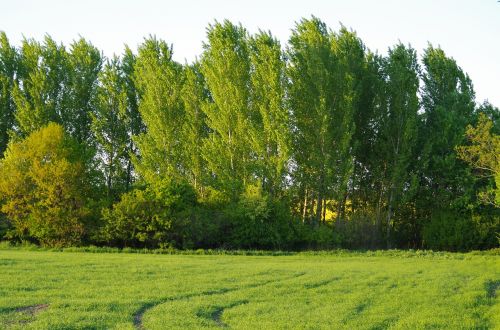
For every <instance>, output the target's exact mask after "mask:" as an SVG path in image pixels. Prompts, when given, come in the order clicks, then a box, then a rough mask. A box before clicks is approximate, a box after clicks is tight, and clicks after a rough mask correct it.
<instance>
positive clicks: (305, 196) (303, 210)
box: [302, 188, 307, 223]
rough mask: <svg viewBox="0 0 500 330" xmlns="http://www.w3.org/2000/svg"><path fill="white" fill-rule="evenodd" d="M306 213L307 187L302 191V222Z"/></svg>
mask: <svg viewBox="0 0 500 330" xmlns="http://www.w3.org/2000/svg"><path fill="white" fill-rule="evenodd" d="M306 214H307V188H306V189H305V191H304V206H303V209H302V223H304V222H305V221H306Z"/></svg>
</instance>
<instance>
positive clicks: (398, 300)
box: [0, 248, 500, 329]
mask: <svg viewBox="0 0 500 330" xmlns="http://www.w3.org/2000/svg"><path fill="white" fill-rule="evenodd" d="M499 286H500V257H499V256H496V255H494V254H492V255H488V254H481V253H476V254H474V253H469V254H452V253H427V252H419V251H417V252H405V251H388V252H365V253H360V252H358V253H348V252H345V251H341V252H338V253H324V254H321V253H302V254H300V253H299V254H294V255H283V256H242V255H195V254H193V255H154V254H131V253H85V252H64V253H60V252H53V251H40V250H38V251H28V250H26V249H5V248H3V249H0V329H175V328H179V329H189V328H192V329H196V328H213V329H219V328H234V329H500V298H498V295H500V289H499Z"/></svg>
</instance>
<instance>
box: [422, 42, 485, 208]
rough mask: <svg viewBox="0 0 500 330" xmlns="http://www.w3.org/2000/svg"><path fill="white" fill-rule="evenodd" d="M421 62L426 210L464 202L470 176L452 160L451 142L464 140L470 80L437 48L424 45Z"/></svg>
mask: <svg viewBox="0 0 500 330" xmlns="http://www.w3.org/2000/svg"><path fill="white" fill-rule="evenodd" d="M423 63H424V69H425V71H424V73H423V75H422V80H423V82H424V85H423V88H422V105H423V109H424V112H423V114H422V116H421V121H420V126H421V127H420V131H421V134H420V142H419V145H420V149H421V150H422V153H421V161H420V166H419V167H420V170H421V172H422V173H421V178H422V179H421V181H422V182H421V186H422V189H421V193H420V195H421V197H422V204H423V205H426V206H427V207H428V208H429V209H430V210H433V209H434V210H437V209H443V208H448V209H450V208H455V209H459V208H463V207H464V205H466V204H468V203H469V199H470V197H471V190H472V189H471V188H472V185H473V180H472V178H471V175H470V173H469V171H468V169H467V166H465V165H464V164H463V163H462V162H460V161H458V160H457V156H456V147H457V146H459V145H462V144H464V142H465V129H466V127H467V125H469V124H472V123H473V122H474V121H475V118H476V115H475V113H474V108H475V101H474V90H473V87H472V82H471V80H470V79H469V77H468V76H467V75H466V74H465V73H464V72H463V71H462V69H461V68H460V67H459V66H458V65H457V64H456V62H455V61H454V60H453V59H452V58H449V57H447V56H446V54H445V53H444V52H443V50H441V49H440V48H434V47H432V46H429V47H428V48H427V49H426V50H425V53H424V56H423ZM431 212H432V211H431ZM422 216H424V215H422Z"/></svg>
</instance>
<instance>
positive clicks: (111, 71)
mask: <svg viewBox="0 0 500 330" xmlns="http://www.w3.org/2000/svg"><path fill="white" fill-rule="evenodd" d="M99 78H100V79H99V80H100V85H99V86H98V87H97V91H96V96H95V99H94V102H95V108H96V111H95V112H94V113H92V114H91V119H92V123H91V130H92V132H93V135H94V140H95V143H96V147H97V155H98V158H99V161H100V167H101V171H102V173H103V176H104V180H105V186H106V190H107V197H108V198H109V199H110V201H113V200H114V199H115V198H116V197H117V196H118V195H119V194H120V193H121V192H123V191H124V190H126V188H127V183H128V172H127V167H126V166H127V165H128V162H129V160H130V155H129V154H128V151H129V150H128V146H129V144H130V139H131V138H130V137H129V135H128V134H127V117H126V115H127V94H126V87H125V81H124V75H123V73H122V71H121V64H120V62H119V60H118V58H114V59H113V60H111V61H109V62H108V63H106V65H105V67H104V69H103V70H102V71H101V72H100V77H99Z"/></svg>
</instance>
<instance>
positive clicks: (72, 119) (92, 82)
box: [60, 38, 102, 146]
mask: <svg viewBox="0 0 500 330" xmlns="http://www.w3.org/2000/svg"><path fill="white" fill-rule="evenodd" d="M66 56H67V60H66V61H67V69H66V70H68V81H67V84H66V85H65V86H63V88H64V89H65V90H66V91H65V94H66V97H65V102H64V104H63V107H64V108H63V109H61V113H60V115H61V119H62V124H63V126H64V127H65V129H66V131H67V132H68V133H70V135H71V136H72V137H74V138H75V139H76V140H77V141H78V142H79V143H84V144H85V145H89V146H92V145H93V144H94V141H93V140H92V132H91V129H90V124H91V116H92V114H93V113H94V112H95V111H96V110H95V109H94V107H93V102H92V100H93V99H94V97H95V94H96V89H97V77H98V75H99V72H100V71H101V67H102V57H101V54H100V51H99V50H98V49H97V48H95V47H94V46H93V45H92V44H91V43H89V42H88V41H86V40H85V39H83V38H81V39H79V40H78V41H75V42H73V43H72V44H71V45H70V51H69V52H68V53H67V55H66Z"/></svg>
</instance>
